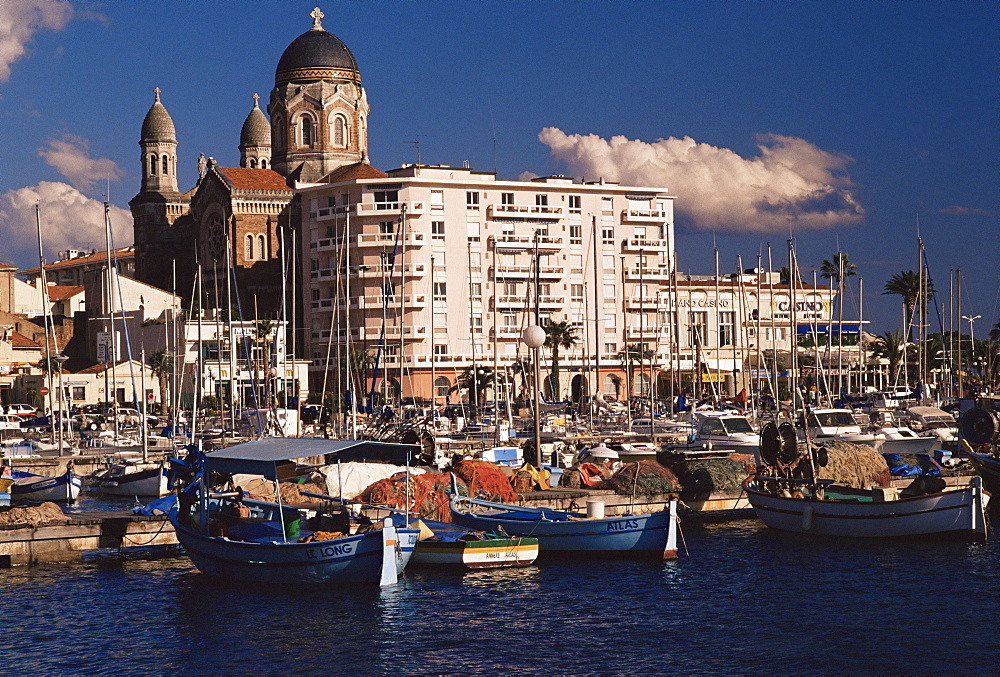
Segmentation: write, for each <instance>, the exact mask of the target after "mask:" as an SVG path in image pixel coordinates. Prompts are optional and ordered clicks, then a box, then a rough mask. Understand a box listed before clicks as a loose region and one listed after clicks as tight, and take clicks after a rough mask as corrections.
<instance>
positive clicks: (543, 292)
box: [538, 283, 552, 296]
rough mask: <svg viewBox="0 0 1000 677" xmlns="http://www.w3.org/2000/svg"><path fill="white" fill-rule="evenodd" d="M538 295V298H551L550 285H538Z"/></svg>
mask: <svg viewBox="0 0 1000 677" xmlns="http://www.w3.org/2000/svg"><path fill="white" fill-rule="evenodd" d="M538 295H539V296H551V295H552V285H551V284H548V283H545V284H539V285H538Z"/></svg>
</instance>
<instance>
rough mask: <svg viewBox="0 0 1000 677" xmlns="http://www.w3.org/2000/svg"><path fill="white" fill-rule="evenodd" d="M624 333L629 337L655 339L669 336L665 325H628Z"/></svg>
mask: <svg viewBox="0 0 1000 677" xmlns="http://www.w3.org/2000/svg"><path fill="white" fill-rule="evenodd" d="M625 335H626V337H628V338H630V339H655V338H660V337H661V336H670V332H668V331H667V327H629V328H628V329H626V330H625Z"/></svg>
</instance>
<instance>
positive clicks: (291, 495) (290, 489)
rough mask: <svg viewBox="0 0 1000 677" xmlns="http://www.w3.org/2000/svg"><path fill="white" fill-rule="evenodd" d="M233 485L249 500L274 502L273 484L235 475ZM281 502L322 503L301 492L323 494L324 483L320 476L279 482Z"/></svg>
mask: <svg viewBox="0 0 1000 677" xmlns="http://www.w3.org/2000/svg"><path fill="white" fill-rule="evenodd" d="M233 484H235V485H236V486H238V487H239V488H240V489H242V490H243V491H244V492H246V493H247V494H249V496H250V498H254V499H257V500H259V501H275V500H277V497H276V496H275V495H274V482H272V481H271V480H266V479H263V478H261V477H254V476H252V475H246V476H243V475H236V476H234V477H233ZM278 486H280V487H281V502H282V503H284V504H285V505H301V504H303V503H322V502H323V499H321V498H314V497H312V496H303V495H302V492H303V491H308V492H309V493H313V494H325V493H326V483H325V482H324V481H323V478H322V476H317V477H316V478H315V479H313V478H309V479H304V480H302V481H295V482H281V483H280V484H279V485H278Z"/></svg>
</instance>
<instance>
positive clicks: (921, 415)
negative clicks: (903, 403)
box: [906, 407, 958, 443]
mask: <svg viewBox="0 0 1000 677" xmlns="http://www.w3.org/2000/svg"><path fill="white" fill-rule="evenodd" d="M906 413H907V415H908V416H909V419H910V427H912V428H913V429H914V430H916V431H917V432H918V433H921V434H924V435H934V437H936V438H937V439H938V441H939V442H940V443H944V442H958V421H956V420H955V417H954V416H952V415H951V414H949V413H948V412H947V411H944V410H943V409H938V408H937V407H910V408H909V409H907V410H906Z"/></svg>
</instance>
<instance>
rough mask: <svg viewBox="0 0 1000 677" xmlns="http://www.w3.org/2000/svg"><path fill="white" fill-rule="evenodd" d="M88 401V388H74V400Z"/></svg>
mask: <svg viewBox="0 0 1000 677" xmlns="http://www.w3.org/2000/svg"><path fill="white" fill-rule="evenodd" d="M86 399H87V387H86V386H73V400H74V401H83V400H86Z"/></svg>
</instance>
